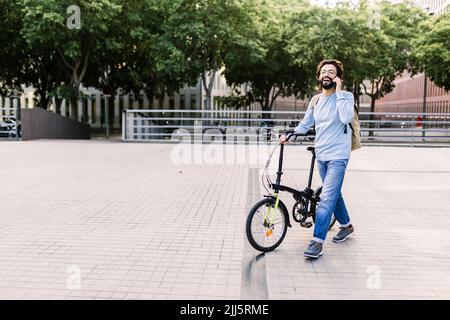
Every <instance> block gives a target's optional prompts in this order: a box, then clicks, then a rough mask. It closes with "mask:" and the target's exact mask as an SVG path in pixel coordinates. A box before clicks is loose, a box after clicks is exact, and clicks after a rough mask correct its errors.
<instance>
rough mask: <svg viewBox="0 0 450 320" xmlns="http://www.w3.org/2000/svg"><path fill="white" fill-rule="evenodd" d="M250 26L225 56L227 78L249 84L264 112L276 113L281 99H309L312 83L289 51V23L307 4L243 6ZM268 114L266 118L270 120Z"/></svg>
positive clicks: (259, 1)
mask: <svg viewBox="0 0 450 320" xmlns="http://www.w3.org/2000/svg"><path fill="white" fill-rule="evenodd" d="M243 7H244V8H245V11H246V12H247V14H248V17H249V22H250V23H248V24H247V25H245V26H241V28H240V33H239V35H238V36H237V37H236V38H235V40H234V41H233V42H232V43H231V45H230V46H229V48H228V51H227V54H226V56H225V72H224V74H225V77H226V79H227V82H228V83H229V84H231V85H234V86H238V85H242V84H249V85H250V88H251V91H250V94H251V97H252V99H253V100H254V101H256V102H258V103H259V104H260V105H261V109H262V110H263V111H270V110H272V108H273V106H274V103H275V101H276V99H277V98H278V97H279V96H287V95H292V94H295V95H300V96H302V95H305V94H306V93H308V92H309V91H310V90H311V89H310V87H311V79H310V77H309V73H308V71H307V70H306V69H305V68H304V64H297V63H295V58H294V56H293V55H292V54H291V53H290V52H289V51H288V50H287V46H288V43H289V41H290V39H289V34H288V33H287V32H286V31H287V29H288V28H289V23H288V21H289V20H288V19H289V17H290V16H291V15H293V14H294V13H297V12H304V7H305V2H303V1H294V0H292V1H266V0H251V1H246V3H245V5H243ZM266 117H267V114H263V118H266Z"/></svg>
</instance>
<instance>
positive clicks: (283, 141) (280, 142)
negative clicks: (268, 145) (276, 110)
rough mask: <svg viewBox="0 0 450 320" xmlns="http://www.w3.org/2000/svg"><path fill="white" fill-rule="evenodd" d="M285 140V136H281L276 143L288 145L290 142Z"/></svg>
mask: <svg viewBox="0 0 450 320" xmlns="http://www.w3.org/2000/svg"><path fill="white" fill-rule="evenodd" d="M286 138H287V137H286V135H284V134H282V135H281V136H280V139H278V143H279V144H287V143H289V142H290V141H289V140H287V139H286Z"/></svg>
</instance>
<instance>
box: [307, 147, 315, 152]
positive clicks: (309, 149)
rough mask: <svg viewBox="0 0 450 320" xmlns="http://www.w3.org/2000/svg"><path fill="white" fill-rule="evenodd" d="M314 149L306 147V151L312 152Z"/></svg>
mask: <svg viewBox="0 0 450 320" xmlns="http://www.w3.org/2000/svg"><path fill="white" fill-rule="evenodd" d="M315 149H316V148H315V147H308V148H306V150H308V151H311V152H313V151H314V150H315Z"/></svg>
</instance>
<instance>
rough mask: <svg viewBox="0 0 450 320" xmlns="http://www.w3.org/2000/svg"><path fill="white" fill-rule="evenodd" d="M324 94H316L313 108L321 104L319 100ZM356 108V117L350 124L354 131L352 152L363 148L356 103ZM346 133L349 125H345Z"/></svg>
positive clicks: (312, 104)
mask: <svg viewBox="0 0 450 320" xmlns="http://www.w3.org/2000/svg"><path fill="white" fill-rule="evenodd" d="M321 95H322V94H316V95H315V96H314V97H313V98H312V99H311V106H312V108H314V107H315V106H316V104H317V102H319V98H320V96H321ZM353 107H354V110H355V112H354V114H355V115H354V116H353V120H352V122H351V123H349V125H350V128H351V129H352V151H353V150H357V149H359V148H361V127H360V125H359V109H358V106H357V105H356V103H355V104H354V105H353ZM344 133H345V134H347V125H345V128H344Z"/></svg>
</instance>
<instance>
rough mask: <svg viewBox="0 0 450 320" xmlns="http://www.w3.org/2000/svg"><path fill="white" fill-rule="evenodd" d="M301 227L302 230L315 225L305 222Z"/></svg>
mask: <svg viewBox="0 0 450 320" xmlns="http://www.w3.org/2000/svg"><path fill="white" fill-rule="evenodd" d="M300 225H301V226H302V228H311V227H312V225H313V224H312V222H311V221H305V222H303V223H300Z"/></svg>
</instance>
